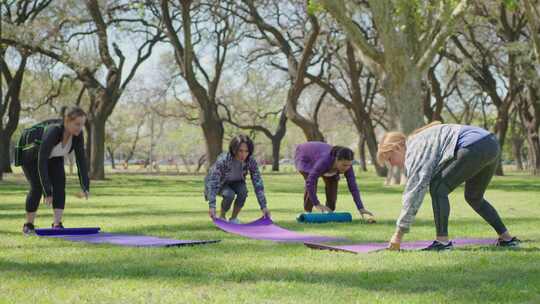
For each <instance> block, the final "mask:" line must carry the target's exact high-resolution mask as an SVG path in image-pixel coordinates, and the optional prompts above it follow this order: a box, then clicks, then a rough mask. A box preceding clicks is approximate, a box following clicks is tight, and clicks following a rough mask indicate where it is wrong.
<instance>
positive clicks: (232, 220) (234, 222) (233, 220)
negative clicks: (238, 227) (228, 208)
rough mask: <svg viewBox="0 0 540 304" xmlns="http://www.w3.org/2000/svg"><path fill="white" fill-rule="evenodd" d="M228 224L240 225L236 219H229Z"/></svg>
mask: <svg viewBox="0 0 540 304" xmlns="http://www.w3.org/2000/svg"><path fill="white" fill-rule="evenodd" d="M229 223H232V224H240V220H239V219H238V218H231V219H229Z"/></svg>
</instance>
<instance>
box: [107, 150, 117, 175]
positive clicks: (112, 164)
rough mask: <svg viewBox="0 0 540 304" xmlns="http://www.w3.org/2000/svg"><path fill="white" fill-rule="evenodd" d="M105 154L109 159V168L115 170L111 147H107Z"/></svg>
mask: <svg viewBox="0 0 540 304" xmlns="http://www.w3.org/2000/svg"><path fill="white" fill-rule="evenodd" d="M107 152H108V153H109V158H110V159H111V168H112V169H116V165H115V163H114V151H113V150H112V149H111V146H107Z"/></svg>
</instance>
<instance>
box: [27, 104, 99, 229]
mask: <svg viewBox="0 0 540 304" xmlns="http://www.w3.org/2000/svg"><path fill="white" fill-rule="evenodd" d="M61 115H62V116H61V117H62V119H61V120H56V121H54V120H51V121H47V122H44V123H43V124H42V128H43V133H42V134H41V138H37V140H35V141H34V142H33V143H30V144H29V147H28V149H24V152H23V157H22V169H23V172H24V175H25V176H26V179H27V180H28V182H29V183H30V191H29V192H28V195H27V196H26V223H25V224H24V226H23V233H25V234H32V233H34V232H35V231H34V229H35V228H34V219H35V217H36V211H37V209H38V206H39V202H40V200H41V197H42V196H43V197H44V202H45V204H46V205H47V206H50V205H51V204H52V206H53V210H54V222H53V224H52V227H53V228H64V227H63V225H62V215H63V213H64V205H65V201H66V192H65V188H66V174H65V171H64V157H65V156H67V155H68V154H69V153H70V152H71V151H75V159H76V163H77V169H78V173H79V182H80V184H81V189H82V196H83V197H85V198H86V199H88V193H89V189H90V188H89V187H90V181H89V178H88V170H87V165H86V157H85V153H84V138H83V134H82V128H83V127H84V124H85V121H86V113H85V112H84V111H83V110H82V109H81V108H79V107H67V108H66V107H64V108H62V111H61Z"/></svg>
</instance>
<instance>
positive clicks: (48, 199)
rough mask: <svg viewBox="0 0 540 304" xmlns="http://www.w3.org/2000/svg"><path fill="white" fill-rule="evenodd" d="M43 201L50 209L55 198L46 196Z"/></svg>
mask: <svg viewBox="0 0 540 304" xmlns="http://www.w3.org/2000/svg"><path fill="white" fill-rule="evenodd" d="M43 201H44V202H45V205H47V207H50V206H51V204H52V202H53V197H52V196H46V197H45V198H44V199H43Z"/></svg>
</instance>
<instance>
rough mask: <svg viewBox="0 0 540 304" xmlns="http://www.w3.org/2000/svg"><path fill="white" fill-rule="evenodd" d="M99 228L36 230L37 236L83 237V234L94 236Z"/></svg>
mask: <svg viewBox="0 0 540 304" xmlns="http://www.w3.org/2000/svg"><path fill="white" fill-rule="evenodd" d="M99 230H100V229H99V227H88V228H63V229H59V228H56V229H55V228H41V229H36V234H37V235H42V236H43V235H83V234H96V233H98V232H99Z"/></svg>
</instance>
